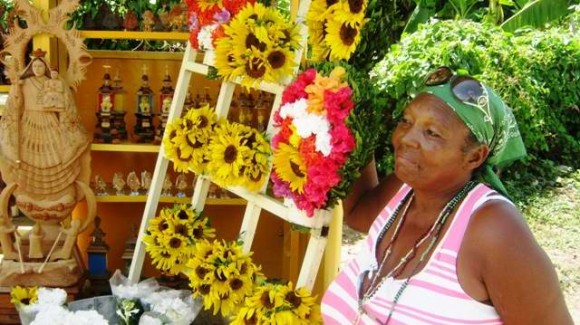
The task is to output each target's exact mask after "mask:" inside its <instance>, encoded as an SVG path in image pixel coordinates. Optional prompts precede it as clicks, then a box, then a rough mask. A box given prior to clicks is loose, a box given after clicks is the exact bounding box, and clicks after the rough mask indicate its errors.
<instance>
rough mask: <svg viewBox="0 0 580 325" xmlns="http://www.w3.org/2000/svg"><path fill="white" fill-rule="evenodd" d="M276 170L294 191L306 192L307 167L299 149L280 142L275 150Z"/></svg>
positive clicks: (274, 162)
mask: <svg viewBox="0 0 580 325" xmlns="http://www.w3.org/2000/svg"><path fill="white" fill-rule="evenodd" d="M273 165H274V172H275V173H276V175H278V177H279V178H280V179H281V180H283V181H285V182H287V183H288V184H289V185H290V188H291V189H292V191H294V192H297V193H300V194H302V193H304V185H305V184H306V181H307V179H306V178H307V176H306V174H307V167H306V165H305V164H304V161H303V160H302V157H301V156H300V153H299V152H298V150H297V149H296V148H294V147H292V146H290V145H288V144H285V143H280V144H279V146H278V149H277V150H275V151H274V161H273Z"/></svg>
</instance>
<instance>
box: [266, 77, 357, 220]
mask: <svg viewBox="0 0 580 325" xmlns="http://www.w3.org/2000/svg"><path fill="white" fill-rule="evenodd" d="M344 78H345V70H344V68H342V67H337V68H335V69H334V70H333V71H332V72H331V73H330V74H329V76H323V75H322V74H321V73H318V72H317V71H316V70H315V69H308V70H306V71H305V72H303V73H301V74H300V75H298V77H297V78H296V80H295V81H294V82H293V83H292V84H290V85H289V86H288V87H287V88H286V89H285V90H284V93H283V95H282V103H281V106H280V109H279V110H278V111H277V112H276V113H275V115H274V119H275V120H274V121H275V126H276V127H277V128H278V131H277V133H276V134H275V135H274V136H273V138H272V148H273V168H272V176H271V179H272V182H273V192H274V195H276V196H278V197H282V198H284V199H285V200H284V202H285V204H286V205H288V206H292V205H295V206H296V207H297V208H299V209H300V210H303V211H305V212H306V213H307V215H308V216H312V215H313V214H314V210H316V209H323V208H327V207H330V206H331V205H332V204H334V203H336V202H335V200H329V192H330V191H331V190H332V189H333V187H335V186H337V185H339V184H340V182H341V180H342V177H341V168H342V167H343V166H344V165H345V163H346V162H347V160H348V158H349V154H350V153H351V152H352V151H353V150H354V149H355V147H356V139H355V137H354V135H353V133H352V132H351V130H350V129H349V127H348V126H347V117H349V115H350V114H351V112H352V110H353V108H354V102H353V100H352V89H351V88H350V87H349V86H348V84H347V83H346V82H345V81H344Z"/></svg>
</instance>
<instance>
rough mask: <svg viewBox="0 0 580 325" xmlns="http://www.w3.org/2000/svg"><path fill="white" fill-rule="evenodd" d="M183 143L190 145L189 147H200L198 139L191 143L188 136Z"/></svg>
mask: <svg viewBox="0 0 580 325" xmlns="http://www.w3.org/2000/svg"><path fill="white" fill-rule="evenodd" d="M185 143H187V145H188V146H190V147H191V148H199V147H201V143H200V142H199V141H196V142H195V143H193V142H191V139H189V136H186V137H185Z"/></svg>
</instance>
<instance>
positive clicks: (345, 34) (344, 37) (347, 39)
mask: <svg viewBox="0 0 580 325" xmlns="http://www.w3.org/2000/svg"><path fill="white" fill-rule="evenodd" d="M357 34H358V31H357V30H356V28H352V27H350V26H349V25H347V24H342V26H340V40H341V41H342V42H343V43H344V44H345V45H347V46H351V45H352V43H354V39H355V37H356V35H357Z"/></svg>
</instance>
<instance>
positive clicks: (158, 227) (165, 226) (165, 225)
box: [157, 220, 169, 232]
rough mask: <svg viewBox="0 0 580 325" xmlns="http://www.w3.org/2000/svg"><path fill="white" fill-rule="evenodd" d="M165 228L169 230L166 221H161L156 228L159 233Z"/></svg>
mask: <svg viewBox="0 0 580 325" xmlns="http://www.w3.org/2000/svg"><path fill="white" fill-rule="evenodd" d="M167 228H169V225H168V224H167V221H165V220H163V221H161V222H160V223H159V225H158V226H157V229H159V231H161V232H163V231H165V230H167Z"/></svg>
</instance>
